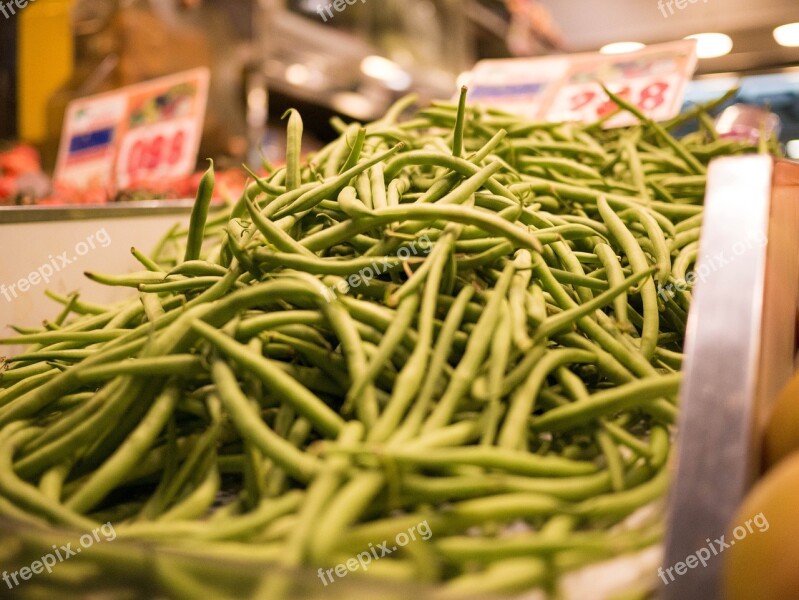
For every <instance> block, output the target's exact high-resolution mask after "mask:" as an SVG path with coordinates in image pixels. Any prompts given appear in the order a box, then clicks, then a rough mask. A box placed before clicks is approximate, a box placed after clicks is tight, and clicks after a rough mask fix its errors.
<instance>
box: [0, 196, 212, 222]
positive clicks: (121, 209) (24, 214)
mask: <svg viewBox="0 0 799 600" xmlns="http://www.w3.org/2000/svg"><path fill="white" fill-rule="evenodd" d="M193 206H194V199H185V200H142V201H131V202H119V203H113V204H105V205H96V206H90V205H82V204H66V205H63V206H0V225H8V224H17V223H44V222H48V221H83V220H97V219H122V218H127V217H147V216H151V215H172V214H184V213H187V212H189V211H190V210H191V208H192V207H193ZM216 206H218V205H216ZM212 208H213V207H212Z"/></svg>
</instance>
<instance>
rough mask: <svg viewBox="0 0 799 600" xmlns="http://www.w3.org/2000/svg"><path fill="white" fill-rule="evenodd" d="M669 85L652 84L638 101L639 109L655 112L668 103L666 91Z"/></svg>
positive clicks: (644, 90)
mask: <svg viewBox="0 0 799 600" xmlns="http://www.w3.org/2000/svg"><path fill="white" fill-rule="evenodd" d="M668 89H669V84H668V83H664V82H662V81H655V82H654V83H650V84H649V85H648V86H646V87H645V88H644V89H642V90H641V97H640V98H639V100H638V107H639V108H642V109H644V110H655V109H656V108H657V107H658V106H660V105H661V104H663V103H664V102H665V101H666V96H665V94H666V90H668Z"/></svg>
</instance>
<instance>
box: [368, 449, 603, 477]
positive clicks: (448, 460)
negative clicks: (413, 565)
mask: <svg viewBox="0 0 799 600" xmlns="http://www.w3.org/2000/svg"><path fill="white" fill-rule="evenodd" d="M384 454H385V456H386V457H388V458H390V459H391V460H392V461H396V462H398V463H400V464H407V465H415V466H421V467H427V468H446V467H452V466H455V465H470V466H477V467H483V468H486V469H497V470H499V471H505V472H508V473H514V474H517V475H528V476H544V477H570V476H575V475H588V474H590V473H593V472H595V471H596V470H597V469H596V466H595V465H594V464H593V463H590V462H580V461H572V460H569V459H566V458H562V457H559V456H538V455H535V454H529V453H527V452H521V451H515V450H510V449H506V448H498V447H496V446H466V447H463V448H436V449H425V450H424V451H413V450H405V449H402V450H401V449H398V448H392V449H385V450H384Z"/></svg>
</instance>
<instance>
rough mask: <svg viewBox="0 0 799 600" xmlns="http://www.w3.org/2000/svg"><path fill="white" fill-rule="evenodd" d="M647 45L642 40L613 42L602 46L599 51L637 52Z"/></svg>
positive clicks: (608, 52)
mask: <svg viewBox="0 0 799 600" xmlns="http://www.w3.org/2000/svg"><path fill="white" fill-rule="evenodd" d="M645 47H646V44H642V43H641V42H613V43H612V44H606V45H605V46H602V47H601V48H600V49H599V51H600V52H601V53H602V54H624V53H625V52H635V51H636V50H640V49H641V48H645Z"/></svg>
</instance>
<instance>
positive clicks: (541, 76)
mask: <svg viewBox="0 0 799 600" xmlns="http://www.w3.org/2000/svg"><path fill="white" fill-rule="evenodd" d="M696 62H697V58H696V42H695V41H693V40H680V41H678V42H672V43H668V44H659V45H654V46H648V47H646V48H644V49H642V50H639V51H636V52H630V53H626V54H615V55H613V54H612V55H605V54H599V53H588V54H575V55H570V56H563V57H557V58H542V59H510V60H491V61H481V62H479V63H477V65H476V66H475V69H474V71H473V72H472V73H471V75H470V77H469V80H470V81H469V87H470V93H469V100H470V101H471V102H479V103H482V104H485V105H487V106H491V107H494V108H500V109H503V110H506V111H509V112H513V113H515V114H519V115H522V116H526V117H528V118H530V119H534V120H542V121H544V120H546V121H551V122H559V121H581V122H584V123H593V122H594V121H596V120H597V119H600V118H602V117H605V116H607V115H609V114H610V113H612V112H613V111H614V110H615V109H616V105H615V104H614V103H613V102H611V101H610V99H609V98H608V96H607V94H605V92H604V90H603V89H602V86H601V85H600V82H601V83H602V84H604V85H605V86H607V87H608V89H610V90H611V91H612V92H613V93H615V94H618V95H619V96H620V97H622V98H624V99H625V100H628V101H630V102H631V103H632V104H634V105H635V106H637V107H638V108H640V109H641V110H642V112H644V114H646V115H647V116H648V117H650V118H652V119H654V120H656V121H663V120H667V119H670V118H672V117H673V116H675V115H677V114H678V113H679V111H680V108H681V107H682V101H683V98H684V96H685V90H686V86H687V83H688V81H689V80H690V79H691V77H692V76H693V73H694V70H695V69H696ZM636 122H637V120H636V118H635V117H634V116H632V115H630V114H628V113H622V114H619V115H617V116H616V117H613V118H612V119H610V120H609V121H608V122H607V123H606V127H622V126H626V125H632V124H634V123H636Z"/></svg>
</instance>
